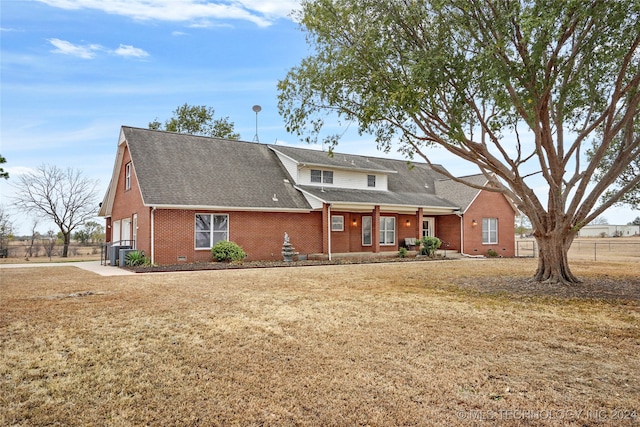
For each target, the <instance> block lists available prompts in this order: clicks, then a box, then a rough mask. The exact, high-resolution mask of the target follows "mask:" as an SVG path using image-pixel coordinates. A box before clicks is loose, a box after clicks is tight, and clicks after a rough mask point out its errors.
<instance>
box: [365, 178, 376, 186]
mask: <svg viewBox="0 0 640 427" xmlns="http://www.w3.org/2000/svg"><path fill="white" fill-rule="evenodd" d="M375 186H376V176H375V175H367V187H375Z"/></svg>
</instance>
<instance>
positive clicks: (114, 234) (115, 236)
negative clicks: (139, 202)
mask: <svg viewBox="0 0 640 427" xmlns="http://www.w3.org/2000/svg"><path fill="white" fill-rule="evenodd" d="M119 242H120V220H118V221H113V224H111V243H115V244H118V243H119Z"/></svg>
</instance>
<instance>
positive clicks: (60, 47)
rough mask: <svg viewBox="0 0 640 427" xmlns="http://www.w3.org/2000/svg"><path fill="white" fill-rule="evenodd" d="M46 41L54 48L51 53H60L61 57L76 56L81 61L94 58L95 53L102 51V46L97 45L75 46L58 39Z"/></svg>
mask: <svg viewBox="0 0 640 427" xmlns="http://www.w3.org/2000/svg"><path fill="white" fill-rule="evenodd" d="M47 41H48V42H49V43H51V44H52V45H53V46H55V48H56V49H55V50H53V51H52V52H54V53H61V54H63V55H71V56H77V57H79V58H82V59H92V58H95V56H96V51H99V50H101V49H102V46H100V45H98V44H88V45H77V44H73V43H71V42H68V41H66V40H60V39H47Z"/></svg>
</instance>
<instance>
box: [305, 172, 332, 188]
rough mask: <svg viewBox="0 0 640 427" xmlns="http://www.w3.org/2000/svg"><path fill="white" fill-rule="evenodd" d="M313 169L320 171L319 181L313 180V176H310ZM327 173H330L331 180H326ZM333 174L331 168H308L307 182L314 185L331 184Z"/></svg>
mask: <svg viewBox="0 0 640 427" xmlns="http://www.w3.org/2000/svg"><path fill="white" fill-rule="evenodd" d="M313 171H318V172H320V181H313V178H312V172H313ZM329 174H331V182H327V179H328V176H329ZM333 176H334V173H333V171H331V170H326V169H310V170H309V182H310V183H311V184H316V185H322V184H329V185H333Z"/></svg>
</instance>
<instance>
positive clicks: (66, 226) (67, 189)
mask: <svg viewBox="0 0 640 427" xmlns="http://www.w3.org/2000/svg"><path fill="white" fill-rule="evenodd" d="M96 186H97V181H95V180H91V179H89V178H87V177H85V176H83V174H82V172H80V171H78V170H74V169H72V168H67V169H66V170H63V169H60V168H58V167H57V166H48V165H42V166H40V167H39V168H38V169H37V170H36V171H35V172H30V173H27V174H24V175H19V176H18V178H17V184H15V187H16V190H17V192H16V196H15V197H14V200H15V203H16V206H17V207H18V208H20V209H22V210H24V211H25V212H28V213H32V214H35V215H38V216H40V217H44V218H47V219H49V220H51V221H53V222H54V223H55V224H56V225H57V226H58V228H59V229H60V233H61V234H62V236H63V240H64V248H63V253H62V256H63V257H67V256H68V251H69V242H70V241H71V233H72V232H73V230H75V229H76V228H77V227H78V226H80V225H82V224H84V223H85V221H87V220H89V219H91V218H93V217H94V216H95V215H96V214H97V211H98V197H97V192H96Z"/></svg>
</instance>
